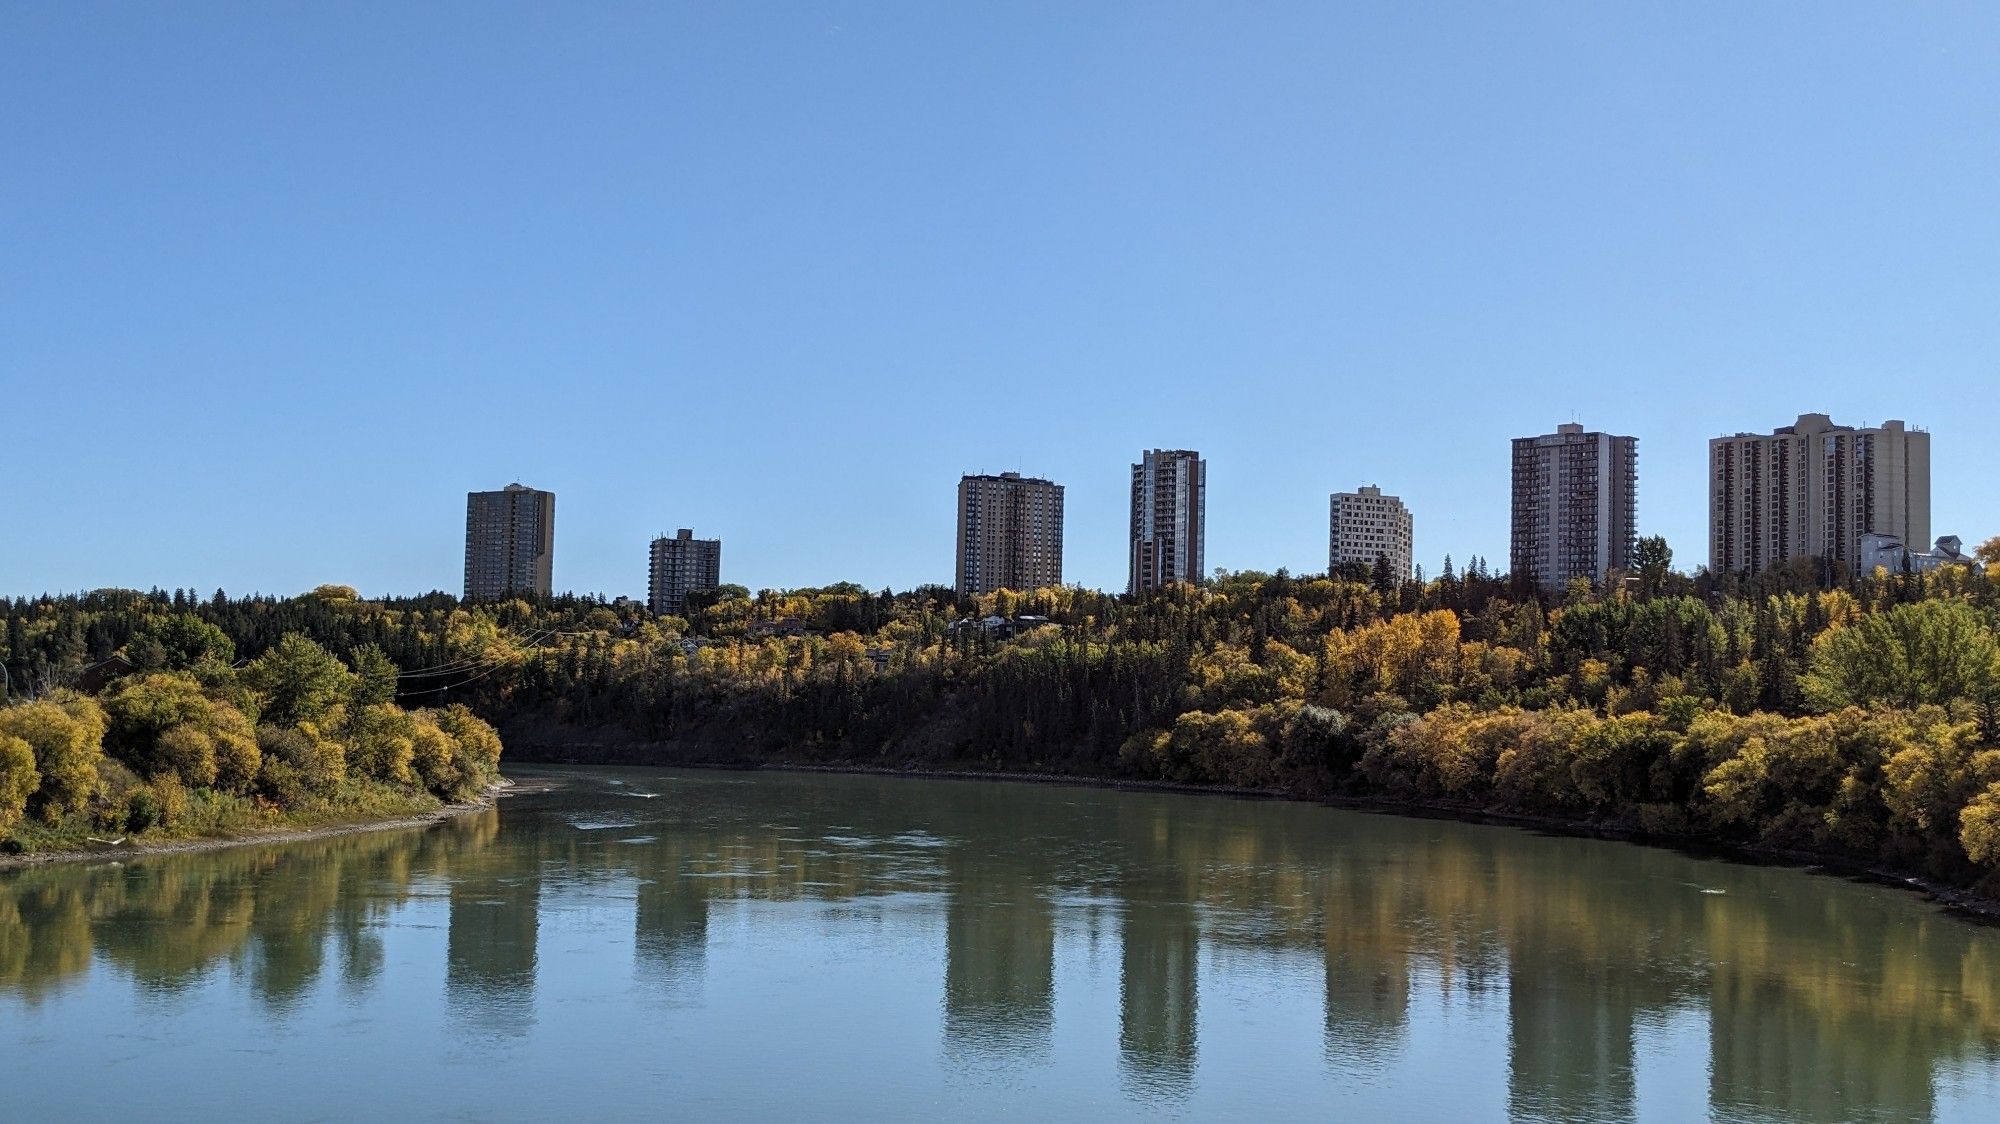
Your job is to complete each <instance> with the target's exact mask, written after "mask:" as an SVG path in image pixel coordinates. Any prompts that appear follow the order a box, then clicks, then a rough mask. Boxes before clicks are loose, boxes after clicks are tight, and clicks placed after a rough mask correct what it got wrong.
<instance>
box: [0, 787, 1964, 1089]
mask: <svg viewBox="0 0 2000 1124" xmlns="http://www.w3.org/2000/svg"><path fill="white" fill-rule="evenodd" d="M515 776H516V777H517V779H519V780H521V781H523V782H525V783H524V784H523V786H522V787H523V791H521V792H519V793H518V794H516V795H512V796H509V797H508V798H506V799H505V800H503V801H502V802H501V804H500V806H499V807H498V808H497V809H496V810H494V811H491V812H488V813H484V814H479V815H473V816H469V817H465V818H462V819H459V820H456V821H453V822H449V823H445V824H440V825H437V826H435V827H431V828H427V829H421V830H403V831H384V832H373V833H367V834H361V835H352V836H345V837H340V838H333V839H322V840H314V841H306V842H300V843H293V844H285V845H272V846H259V847H247V848H236V849H229V850H223V851H214V852H209V853H204V854H187V855H173V856H158V857H152V858H142V859H134V860H131V861H128V862H125V863H123V864H112V863H94V864H89V865H75V864H71V865H58V866H50V867H41V868H36V869H29V870H19V871H13V872H6V873H0V1119H5V1120H19V1121H46V1120H64V1119H81V1120H110V1119H122V1118H127V1117H130V1118H134V1119H146V1120H210V1119H224V1118H226V1119H257V1120H310V1119H369V1120H382V1119H510V1120H547V1119H560V1118H572V1119H578V1120H598V1119H614V1118H635V1117H643V1118H649V1119H650V1118H674V1119H747V1120H772V1119H801V1118H811V1119H924V1120H930V1119H968V1118H970V1119H995V1120H999V1119H1010V1120H1011V1119H1020V1118H1029V1119H1035V1118H1040V1119H1045V1120H1099V1119H1105V1118H1131V1117H1145V1118H1155V1117H1160V1116H1169V1117H1181V1118H1187V1119H1202V1120H1207V1119H1244V1120H1265V1119H1273V1118H1295V1117H1300V1116H1308V1115H1310V1116H1312V1117H1314V1118H1337V1119H1351V1120H1376V1119H1382V1120H1390V1119H1394V1120H1453V1121H1458V1120H1465V1121H1482V1120H1510V1119H1511V1120H1588V1121H1603V1120H1646V1121H1653V1120H1658V1121H1690V1120H1702V1119H1713V1120H1725V1121H1736V1120H1742V1121H1765V1120H1769V1121H1849V1120H1939V1121H1994V1120H2000V929H1995V928H1991V927H1983V926H1979V925H1975V924H1972V923H1969V922H1967V921H1964V920H1962V919H1959V918H1957V917H1954V916H1951V915H1949V914H1947V913H1945V912H1943V911H1941V910H1939V909H1938V908H1936V907H1934V906H1932V905H1930V904H1927V903H1926V902H1925V901H1924V900H1923V899H1921V898H1919V897H1918V896H1916V895H1913V894H1908V893H1904V892H1901V891H1897V890H1894V889H1889V888H1884V887H1879V886H1873V885H1864V884H1858V883H1854V882H1850V881H1847V880H1844V879H1839V878H1832V877H1826V876H1820V875H1812V874H1807V873H1804V872H1800V871H1795V870H1786V869H1774V868H1768V867H1758V866H1750V865H1739V864H1733V863H1725V862H1716V861H1709V860H1701V859H1694V858H1689V857H1685V856H1682V855H1678V854H1675V853H1672V852H1668V851H1664V850H1657V849H1651V848H1644V847H1636V846H1628V845H1623V844H1617V843H1607V842H1598V841H1591V840H1580V839H1569V838H1558V837H1548V836H1542V835H1538V834H1535V833H1531V832H1526V831H1521V830H1517V829H1511V828H1496V827H1485V826H1476V825H1468V824H1458V823H1449V822H1440V821H1430V820H1416V819H1404V818H1399V817H1395V816H1387V815H1371V814H1365V813H1358V812H1348V811H1340V810H1334V809H1328V808H1321V807H1315V806H1311V805H1305V804H1292V803H1283V802H1275V801H1256V800H1238V799H1231V798H1226V797H1219V796H1184V795H1177V794H1161V793H1135V792H1115V791H1107V790H1099V789H1084V788H1067V787H1055V786H1041V785H1027V784H998V783H984V782H975V781H954V780H909V779H891V778H878V777H865V776H824V775H798V774H781V773H728V772H677V771H666V770H646V769H621V770H613V769H573V770H549V771H529V770H516V771H515Z"/></svg>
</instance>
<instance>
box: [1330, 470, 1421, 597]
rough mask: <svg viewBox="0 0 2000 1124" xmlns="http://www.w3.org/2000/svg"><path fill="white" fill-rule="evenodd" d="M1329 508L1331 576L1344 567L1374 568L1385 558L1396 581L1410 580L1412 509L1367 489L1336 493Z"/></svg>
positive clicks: (1376, 491) (1375, 489)
mask: <svg viewBox="0 0 2000 1124" xmlns="http://www.w3.org/2000/svg"><path fill="white" fill-rule="evenodd" d="M1328 508H1329V510H1328V516H1327V523H1328V526H1327V555H1326V568H1327V572H1328V573H1332V572H1333V571H1335V570H1338V569H1339V568H1340V566H1341V564H1342V563H1346V562H1358V563H1360V564H1361V565H1363V566H1370V567H1372V566H1374V565H1375V561H1376V559H1378V558H1386V559H1388V560H1389V573H1390V574H1391V575H1392V576H1394V577H1395V579H1396V580H1397V581H1406V580H1408V579H1409V576H1410V562H1411V558H1410V509H1409V508H1407V507H1404V506H1403V501H1402V500H1400V499H1398V498H1396V497H1395V496H1385V495H1383V494H1382V489H1380V488H1377V487H1375V486H1374V485H1368V486H1365V487H1363V488H1362V489H1361V490H1360V491H1358V492H1335V493H1334V494H1333V497H1332V500H1331V501H1330V503H1329V505H1328Z"/></svg>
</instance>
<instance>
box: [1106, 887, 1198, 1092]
mask: <svg viewBox="0 0 2000 1124" xmlns="http://www.w3.org/2000/svg"><path fill="white" fill-rule="evenodd" d="M1121 936H1122V940H1123V944H1124V960H1123V965H1122V967H1123V972H1122V975H1121V977H1120V980H1119V1004H1120V1011H1119V1016H1120V1021H1119V1032H1118V1060H1119V1069H1120V1070H1121V1072H1123V1074H1124V1075H1125V1078H1126V1080H1127V1081H1129V1082H1131V1083H1132V1084H1133V1085H1134V1086H1136V1087H1137V1088H1138V1089H1139V1090H1141V1091H1144V1092H1148V1093H1152V1094H1156V1095H1159V1094H1165V1095H1181V1094H1185V1093H1186V1092H1187V1090H1188V1088H1189V1087H1190V1086H1191V1085H1192V1084H1193V1082H1194V1065H1195V1031H1196V1020H1197V1018H1198V1011H1199V1002H1200V978H1199V961H1200V956H1201V926H1200V922H1199V920H1198V916H1197V914H1196V912H1195V908H1194V906H1193V905H1192V904H1190V903H1189V902H1187V901H1185V900H1165V899H1162V900H1158V901H1146V900H1144V899H1140V900H1133V899H1132V898H1130V897H1128V898H1127V901H1126V905H1125V923H1124V930H1123V932H1122V934H1121Z"/></svg>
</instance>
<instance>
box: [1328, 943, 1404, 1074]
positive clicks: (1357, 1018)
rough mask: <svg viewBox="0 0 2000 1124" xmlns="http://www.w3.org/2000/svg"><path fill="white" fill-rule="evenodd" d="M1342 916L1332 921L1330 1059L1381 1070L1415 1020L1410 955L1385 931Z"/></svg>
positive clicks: (1399, 1047) (1348, 1064) (1329, 986)
mask: <svg viewBox="0 0 2000 1124" xmlns="http://www.w3.org/2000/svg"><path fill="white" fill-rule="evenodd" d="M1350 924H1352V922H1350V921H1348V920H1347V919H1345V918H1342V917H1339V916H1332V917H1329V918H1328V920H1327V922H1326V935H1325V943H1326V1056H1327V1060H1328V1061H1329V1062H1330V1063H1331V1064H1333V1065H1336V1066H1341V1067H1347V1066H1354V1067H1358V1068H1362V1069H1374V1068H1377V1067H1379V1066H1380V1065H1381V1064H1382V1063H1383V1062H1384V1061H1386V1060H1387V1059H1388V1058H1389V1057H1390V1056H1392V1055H1393V1054H1395V1053H1396V1052H1397V1051H1399V1050H1400V1049H1401V1048H1402V1044H1403V1040H1404V1036H1405V1034H1406V1032H1407V1030H1408V1027H1409V1020H1410V956H1409V951H1408V950H1407V949H1406V948H1404V947H1402V946H1401V945H1399V944H1395V943H1393V942H1385V941H1383V940H1381V939H1380V938H1381V936H1382V934H1381V931H1380V930H1379V929H1377V928H1375V927H1373V926H1369V925H1365V924H1364V925H1359V926H1356V927H1353V928H1350V927H1349V925H1350Z"/></svg>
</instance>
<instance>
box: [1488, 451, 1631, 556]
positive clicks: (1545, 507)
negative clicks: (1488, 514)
mask: <svg viewBox="0 0 2000 1124" xmlns="http://www.w3.org/2000/svg"><path fill="white" fill-rule="evenodd" d="M1638 464H1639V439H1638V438H1636V437H1619V436H1616V435H1614V434H1609V433H1596V432H1591V433H1586V432H1584V429H1583V427H1582V426H1580V425H1576V424H1574V423H1570V424H1567V425H1559V426H1557V427H1556V431H1555V432H1554V433H1549V434H1544V435H1542V436H1540V437H1517V438H1515V439H1514V520H1513V536H1512V549H1511V550H1510V552H1509V560H1510V562H1511V564H1512V566H1513V571H1514V573H1515V574H1516V575H1523V576H1529V577H1532V578H1533V579H1534V580H1535V581H1537V582H1539V583H1541V584H1542V585H1544V586H1562V585H1565V584H1567V583H1568V582H1569V581H1570V580H1571V579H1573V578H1589V579H1590V580H1591V581H1593V582H1601V581H1603V580H1604V578H1605V576H1606V575H1608V574H1610V573H1611V571H1613V570H1625V569H1629V568H1631V565H1632V546H1633V543H1634V540H1635V538H1636V530H1635V524H1634V509H1635V508H1636V507H1637V504H1638V478H1639V468H1638Z"/></svg>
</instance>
